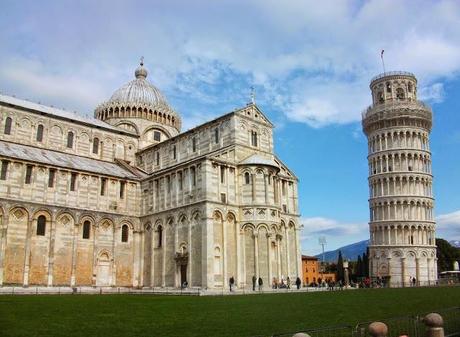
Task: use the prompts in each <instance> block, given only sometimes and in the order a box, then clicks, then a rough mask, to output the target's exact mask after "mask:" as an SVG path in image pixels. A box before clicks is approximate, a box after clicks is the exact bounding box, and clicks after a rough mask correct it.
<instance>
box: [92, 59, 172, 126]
mask: <svg viewBox="0 0 460 337" xmlns="http://www.w3.org/2000/svg"><path fill="white" fill-rule="evenodd" d="M134 75H135V79H134V80H132V81H130V82H128V83H126V84H125V85H123V86H122V87H121V88H119V89H118V90H116V91H115V92H114V93H113V94H112V96H111V97H110V99H109V100H108V101H107V102H104V103H102V104H101V105H99V106H98V107H97V108H96V110H95V117H96V118H98V119H101V120H103V121H108V120H110V119H121V118H123V119H126V118H129V119H131V118H141V119H147V120H150V121H152V122H157V123H159V124H164V125H168V126H172V127H173V128H175V129H176V130H177V131H180V127H181V119H180V116H179V115H178V114H177V113H176V112H175V111H174V110H173V109H172V108H171V107H170V106H169V104H168V102H167V101H166V98H165V97H164V96H163V94H162V93H161V92H160V90H159V89H158V88H157V87H155V86H154V85H153V84H152V83H150V82H149V81H147V75H148V72H147V69H145V67H144V63H143V62H142V61H141V63H140V65H139V67H138V68H137V69H136V71H135V72H134Z"/></svg>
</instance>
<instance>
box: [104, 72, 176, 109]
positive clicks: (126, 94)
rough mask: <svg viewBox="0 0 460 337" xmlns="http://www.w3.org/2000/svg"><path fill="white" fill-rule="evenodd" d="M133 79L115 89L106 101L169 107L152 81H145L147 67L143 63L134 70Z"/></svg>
mask: <svg viewBox="0 0 460 337" xmlns="http://www.w3.org/2000/svg"><path fill="white" fill-rule="evenodd" d="M134 75H135V77H136V78H135V79H134V80H132V81H130V82H128V83H126V84H125V85H123V86H122V87H121V88H120V89H118V90H116V91H115V92H114V93H113V95H112V97H110V99H109V100H108V102H107V103H111V102H122V103H125V104H131V105H153V106H157V105H159V106H164V107H165V108H169V105H168V103H167V102H166V98H165V97H164V96H163V94H162V93H161V92H160V90H158V88H157V87H155V86H154V85H153V84H152V83H150V82H149V81H147V75H148V72H147V69H145V68H144V64H143V63H141V64H140V66H139V67H138V68H137V69H136V71H135V72H134Z"/></svg>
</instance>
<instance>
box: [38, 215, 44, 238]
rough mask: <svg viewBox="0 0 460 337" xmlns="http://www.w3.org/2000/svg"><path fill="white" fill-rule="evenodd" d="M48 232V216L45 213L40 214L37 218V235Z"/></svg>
mask: <svg viewBox="0 0 460 337" xmlns="http://www.w3.org/2000/svg"><path fill="white" fill-rule="evenodd" d="M45 232H46V217H45V216H44V215H40V216H39V217H38V218H37V235H41V236H44V235H45Z"/></svg>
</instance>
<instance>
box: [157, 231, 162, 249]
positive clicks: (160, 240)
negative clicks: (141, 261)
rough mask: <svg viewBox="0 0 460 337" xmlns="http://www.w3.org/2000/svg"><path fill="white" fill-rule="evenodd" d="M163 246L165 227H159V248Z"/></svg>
mask: <svg viewBox="0 0 460 337" xmlns="http://www.w3.org/2000/svg"><path fill="white" fill-rule="evenodd" d="M162 244H163V227H161V226H158V248H161V246H162Z"/></svg>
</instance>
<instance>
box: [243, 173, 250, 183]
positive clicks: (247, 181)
mask: <svg viewBox="0 0 460 337" xmlns="http://www.w3.org/2000/svg"><path fill="white" fill-rule="evenodd" d="M244 183H245V184H246V185H249V184H250V183H251V176H250V175H249V173H248V172H246V173H245V174H244Z"/></svg>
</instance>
